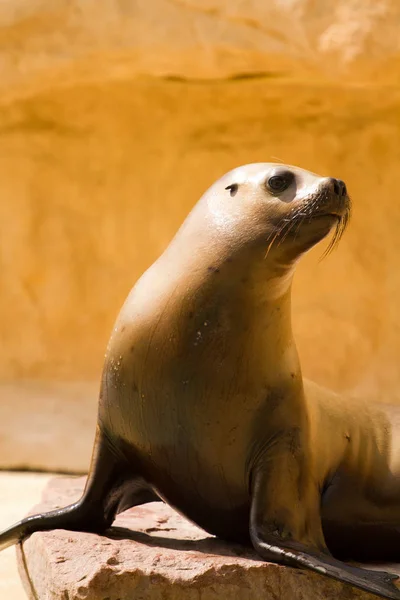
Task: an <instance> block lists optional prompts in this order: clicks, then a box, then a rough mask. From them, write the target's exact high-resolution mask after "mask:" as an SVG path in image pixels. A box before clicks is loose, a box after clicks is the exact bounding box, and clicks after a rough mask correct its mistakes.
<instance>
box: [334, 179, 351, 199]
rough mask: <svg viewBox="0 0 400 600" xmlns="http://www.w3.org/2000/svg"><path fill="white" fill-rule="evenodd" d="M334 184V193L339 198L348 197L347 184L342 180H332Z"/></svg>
mask: <svg viewBox="0 0 400 600" xmlns="http://www.w3.org/2000/svg"><path fill="white" fill-rule="evenodd" d="M332 182H333V191H334V192H335V194H336V195H337V196H346V194H347V190H346V184H345V182H344V181H342V180H341V179H332Z"/></svg>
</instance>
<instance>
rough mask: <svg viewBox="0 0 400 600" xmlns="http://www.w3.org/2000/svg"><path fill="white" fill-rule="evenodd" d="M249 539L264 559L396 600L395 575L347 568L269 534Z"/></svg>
mask: <svg viewBox="0 0 400 600" xmlns="http://www.w3.org/2000/svg"><path fill="white" fill-rule="evenodd" d="M251 537H252V542H253V545H254V548H255V549H256V551H257V552H258V554H260V556H262V557H263V558H264V559H265V560H268V561H273V562H278V563H281V564H285V565H288V566H292V567H304V568H306V569H311V570H312V571H316V572H317V573H320V574H321V575H325V576H326V577H331V578H333V579H337V580H339V581H343V582H345V583H348V584H350V585H353V586H355V587H357V588H360V589H361V590H365V591H367V592H372V593H373V594H377V595H378V596H381V597H382V598H391V599H392V600H400V590H399V589H398V588H397V587H396V586H395V585H394V584H393V581H394V580H396V579H398V576H397V575H392V574H390V573H385V572H382V571H371V570H366V569H359V568H357V567H351V566H350V565H347V564H346V563H343V562H341V561H339V560H336V559H334V558H333V557H331V556H329V555H328V554H325V553H324V552H318V551H314V550H310V549H308V548H307V547H306V546H304V545H303V544H301V543H298V542H294V541H290V542H289V541H286V540H285V541H284V540H281V539H279V537H278V536H274V535H271V534H270V535H269V536H262V537H260V536H259V535H258V534H257V532H254V531H253V532H251ZM265 538H269V539H265Z"/></svg>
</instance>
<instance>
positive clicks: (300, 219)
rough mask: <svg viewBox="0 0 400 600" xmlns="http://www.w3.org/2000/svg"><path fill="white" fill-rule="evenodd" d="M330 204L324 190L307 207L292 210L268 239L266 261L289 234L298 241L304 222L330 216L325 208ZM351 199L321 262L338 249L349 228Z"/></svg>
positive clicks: (339, 219) (339, 218)
mask: <svg viewBox="0 0 400 600" xmlns="http://www.w3.org/2000/svg"><path fill="white" fill-rule="evenodd" d="M328 204H329V196H328V193H327V192H326V191H325V190H324V191H323V192H322V193H319V194H317V195H315V196H314V197H313V198H311V199H310V201H309V202H307V204H306V205H302V206H298V207H296V208H294V209H292V210H291V211H290V212H289V214H287V215H286V217H284V218H282V219H281V220H280V221H279V223H278V224H277V226H276V230H275V231H274V232H272V233H271V234H270V235H269V236H268V239H267V242H269V243H268V248H267V252H266V253H265V256H264V260H265V259H266V258H267V256H268V254H269V252H270V251H271V248H272V247H273V245H274V244H275V242H276V241H277V247H278V246H280V245H281V244H282V243H283V242H284V241H285V239H286V238H287V237H288V236H289V234H293V240H296V237H297V235H298V233H299V232H300V230H301V228H302V225H303V224H304V222H310V221H311V220H312V219H313V218H316V217H318V216H323V215H326V216H328V215H329V212H325V211H324V210H323V207H326V206H327V205H328ZM350 212H351V211H350V199H348V207H347V210H346V212H345V213H344V214H343V215H342V216H340V217H339V215H338V222H337V224H336V227H335V230H334V233H333V236H332V238H331V240H330V242H329V244H328V246H327V248H326V249H325V251H324V252H323V254H322V256H321V258H320V259H319V260H320V261H321V260H323V259H324V258H326V257H327V256H329V254H331V252H333V250H334V249H335V248H336V247H337V245H338V244H339V242H340V240H341V239H342V236H343V234H344V232H345V230H346V228H347V225H348V223H349V220H350Z"/></svg>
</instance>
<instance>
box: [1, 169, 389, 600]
mask: <svg viewBox="0 0 400 600" xmlns="http://www.w3.org/2000/svg"><path fill="white" fill-rule="evenodd" d="M349 214H350V200H349V197H348V194H347V190H346V186H345V184H344V183H343V182H342V181H340V180H337V179H334V178H329V177H319V176H317V175H315V174H313V173H310V172H308V171H305V170H302V169H298V168H295V167H291V166H285V165H276V164H268V163H267V164H252V165H247V166H244V167H240V168H237V169H235V170H233V171H231V172H229V173H228V174H226V175H225V176H224V177H222V178H221V179H220V180H219V181H217V182H216V183H215V184H214V185H213V186H212V187H211V188H210V189H209V190H208V191H207V192H206V193H205V195H204V196H203V197H202V198H201V199H200V201H199V202H198V203H197V205H196V206H195V207H194V209H193V210H192V212H191V213H190V214H189V216H188V217H187V219H186V221H185V222H184V224H183V225H182V227H181V228H180V229H179V231H178V233H177V234H176V236H175V238H174V239H173V241H172V243H171V244H170V245H169V247H168V248H167V249H166V251H165V252H164V253H163V255H162V256H161V257H160V258H159V259H158V260H157V261H156V262H155V263H154V264H153V265H152V266H151V267H150V269H149V270H148V271H147V272H146V273H145V274H144V275H143V276H142V277H141V278H140V279H139V281H138V282H137V283H136V285H135V286H134V288H133V289H132V291H131V292H130V294H129V296H128V298H127V300H126V302H125V304H124V306H123V308H122V310H121V312H120V315H119V317H118V319H117V322H116V325H115V328H114V330H113V332H112V335H111V339H110V341H109V344H108V347H107V352H106V358H105V364H104V370H103V376H102V382H101V390H100V400H99V413H98V425H97V435H96V441H95V447H94V451H93V458H92V463H91V467H90V473H89V477H88V481H87V484H86V488H85V491H84V494H83V496H82V498H81V499H80V500H79V501H78V502H76V503H75V504H73V505H71V506H69V507H66V508H63V509H60V510H55V511H52V512H50V513H46V514H42V515H36V516H32V517H29V518H26V519H24V520H22V521H21V522H20V523H18V524H16V525H14V526H13V527H11V528H9V529H7V530H5V531H4V532H3V533H1V534H0V547H6V546H8V545H10V544H12V543H15V542H17V541H19V540H21V539H23V538H24V537H25V536H27V535H29V534H31V533H33V532H35V531H39V530H46V529H55V528H62V529H71V530H82V531H92V532H98V533H101V532H104V531H105V530H106V529H107V528H109V527H110V525H111V524H112V522H113V520H114V518H115V516H116V514H118V513H119V512H121V511H123V510H125V509H127V508H129V507H132V506H136V505H138V504H142V503H145V502H149V501H152V500H156V499H162V500H163V501H165V502H167V503H168V504H170V505H171V506H173V507H175V508H176V509H177V510H179V511H180V512H181V513H182V514H183V515H185V516H186V517H188V518H189V519H191V520H192V521H194V522H195V523H196V524H197V525H199V526H200V527H202V528H203V529H205V530H206V531H208V532H210V533H212V534H215V535H217V536H220V537H222V538H225V539H227V540H235V541H242V542H244V543H246V542H249V541H251V542H252V544H253V546H254V548H255V549H256V551H257V552H258V554H259V555H260V556H261V557H263V558H264V559H266V560H271V561H277V562H280V563H284V564H287V565H291V566H297V567H306V568H308V569H312V570H313V571H316V572H318V573H322V574H324V575H327V576H329V577H333V578H335V579H339V580H341V581H344V582H347V583H349V584H351V585H353V586H356V587H359V588H361V589H364V590H367V591H370V592H373V593H375V594H377V595H380V596H381V597H384V598H392V599H397V600H399V599H400V591H399V590H398V589H397V588H396V587H395V585H394V584H393V580H394V579H396V578H397V577H396V576H394V575H390V574H387V573H382V572H375V571H366V570H364V569H360V568H356V567H353V566H349V565H347V564H345V563H343V562H340V561H339V560H337V559H336V558H333V556H332V555H331V553H330V551H329V550H328V548H329V547H331V548H335V550H336V551H337V553H338V554H339V555H343V554H344V553H345V551H346V543H347V542H348V541H349V540H352V541H351V548H350V546H349V549H350V550H351V552H352V553H353V555H354V556H353V557H356V558H357V553H361V554H362V555H363V556H364V557H367V558H369V557H372V558H379V556H381V555H382V554H383V551H384V550H385V552H386V555H387V551H388V550H389V549H390V550H391V551H392V552H393V556H394V558H397V557H398V556H399V553H400V550H399V547H400V545H399V542H400V534H399V529H398V525H399V523H400V478H399V475H400V435H399V432H398V428H399V423H400V413H399V412H396V409H394V408H390V409H389V408H386V407H383V406H380V405H377V406H374V405H372V404H368V403H363V402H361V401H352V400H349V399H348V398H342V397H341V396H340V395H339V394H334V393H331V392H327V391H325V390H323V389H321V388H319V387H317V386H315V385H313V384H312V383H309V382H307V381H304V380H303V378H302V374H301V368H300V363H299V358H298V354H297V350H296V345H295V342H294V339H293V333H292V327H291V308H290V296H291V282H292V278H293V273H294V270H295V266H296V263H297V261H298V259H299V258H300V257H301V255H302V254H304V253H305V252H306V251H307V250H309V249H310V248H311V247H312V246H314V245H315V244H316V243H317V242H319V241H320V240H322V239H323V238H325V237H326V236H327V235H328V233H329V232H331V231H332V230H334V232H335V234H334V237H333V242H334V243H335V242H336V241H337V240H338V239H339V238H340V235H341V233H342V232H343V231H344V229H345V226H346V223H347V221H348V218H349ZM394 415H396V418H394ZM326 539H327V540H328V544H327V542H326ZM388 540H389V544H388ZM343 541H344V542H343ZM385 557H386V556H385Z"/></svg>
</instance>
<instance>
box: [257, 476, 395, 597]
mask: <svg viewBox="0 0 400 600" xmlns="http://www.w3.org/2000/svg"><path fill="white" fill-rule="evenodd" d="M266 472H268V476H267V475H266ZM294 474H296V470H295V469H294V468H290V469H283V470H281V469H279V470H278V471H275V476H273V477H271V475H273V470H271V469H269V470H264V469H262V468H261V469H259V470H258V472H257V473H255V477H254V480H253V484H254V485H253V489H252V504H251V516H250V537H251V541H252V543H253V546H254V548H255V550H256V551H257V553H258V554H259V555H260V556H261V557H262V558H264V559H265V560H268V561H272V562H277V563H281V564H284V565H288V566H291V567H300V568H306V569H311V570H312V571H315V572H316V573H319V574H320V575H325V576H326V577H331V578H333V579H337V580H338V581H342V582H344V583H348V584H350V585H352V586H354V587H357V588H360V589H361V590H365V591H367V592H371V593H373V594H376V595H378V596H380V597H381V598H390V599H391V600H400V589H398V588H397V587H396V586H395V585H394V583H393V581H394V580H396V579H398V578H399V577H398V576H397V575H392V574H390V573H385V572H382V571H371V570H367V569H360V568H358V567H352V566H350V565H347V564H346V563H344V562H341V561H339V560H336V559H335V558H333V557H332V556H331V555H330V554H329V551H328V549H327V547H326V545H325V540H324V539H323V534H322V528H321V518H320V514H319V506H320V498H319V494H318V489H317V488H315V487H314V486H313V484H312V483H309V482H307V481H306V478H303V480H302V482H303V483H302V487H301V488H300V489H299V488H298V487H296V486H295V485H294V482H295V477H293V475H294ZM282 482H284V483H285V485H284V486H282V485H281V484H282ZM288 483H290V485H288ZM293 491H294V493H293Z"/></svg>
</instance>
